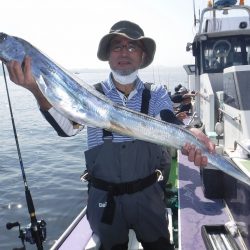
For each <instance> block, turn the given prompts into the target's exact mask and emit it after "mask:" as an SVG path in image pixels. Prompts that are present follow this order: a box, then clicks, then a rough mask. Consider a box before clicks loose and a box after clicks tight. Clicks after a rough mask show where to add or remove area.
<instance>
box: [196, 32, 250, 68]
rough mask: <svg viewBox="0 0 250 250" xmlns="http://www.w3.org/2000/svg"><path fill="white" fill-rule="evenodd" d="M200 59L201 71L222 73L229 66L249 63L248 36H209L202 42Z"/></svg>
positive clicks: (249, 47)
mask: <svg viewBox="0 0 250 250" xmlns="http://www.w3.org/2000/svg"><path fill="white" fill-rule="evenodd" d="M201 59H202V60H201V61H202V73H222V72H223V70H224V69H225V68H227V67H230V66H235V65H245V64H250V38H249V37H248V36H235V37H220V38H212V39H211V38H209V39H207V40H206V41H203V42H202V53H201Z"/></svg>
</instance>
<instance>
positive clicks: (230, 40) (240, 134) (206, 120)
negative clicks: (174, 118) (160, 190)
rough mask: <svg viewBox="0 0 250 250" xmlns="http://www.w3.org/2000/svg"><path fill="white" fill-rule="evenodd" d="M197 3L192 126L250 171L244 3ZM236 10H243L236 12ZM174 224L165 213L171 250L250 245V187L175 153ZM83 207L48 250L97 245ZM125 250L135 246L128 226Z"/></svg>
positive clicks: (248, 17)
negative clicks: (199, 8) (205, 5)
mask: <svg viewBox="0 0 250 250" xmlns="http://www.w3.org/2000/svg"><path fill="white" fill-rule="evenodd" d="M240 2H241V5H232V6H227V7H224V6H217V7H213V6H212V7H208V8H205V9H204V10H203V11H202V13H201V16H200V19H199V22H198V23H199V27H198V31H197V33H196V35H195V37H194V40H193V42H192V43H188V45H187V50H191V51H192V53H193V55H194V58H195V64H194V65H185V69H186V71H187V73H188V75H189V86H188V88H189V89H190V90H195V91H196V92H198V93H199V94H198V95H197V96H196V98H195V116H194V117H193V118H194V119H193V121H192V124H193V125H195V126H200V127H201V128H202V129H203V131H204V132H205V133H206V134H207V135H208V136H209V137H210V138H211V140H214V142H215V143H216V144H217V152H219V153H221V154H225V156H226V157H229V158H230V159H231V160H232V161H234V163H235V164H236V165H237V166H238V167H239V168H240V169H241V170H242V171H244V172H245V173H246V174H247V175H249V176H250V161H249V157H250V150H249V149H250V102H249V98H248V97H249V96H250V84H249V83H248V81H249V79H250V7H249V6H245V5H243V1H240ZM242 13H243V14H242ZM177 161H178V181H177V188H178V200H179V205H178V227H177V228H176V227H174V226H173V224H172V223H171V222H172V217H171V210H168V213H167V214H168V218H169V221H170V223H169V231H170V233H171V235H172V236H173V234H174V232H175V233H176V230H178V233H177V235H178V239H177V243H176V242H175V241H174V239H173V238H172V241H173V244H175V248H176V249H183V250H202V249H250V235H249V234H248V229H249V228H250V188H249V186H247V185H246V184H244V183H242V182H240V181H238V180H236V179H234V178H233V177H230V176H228V175H227V174H225V173H222V172H221V171H219V170H217V169H214V168H213V167H212V166H208V167H207V168H205V169H203V170H201V171H200V170H199V169H198V168H197V167H195V166H194V165H193V164H191V163H190V162H188V161H187V159H186V157H185V156H183V155H182V154H181V153H180V152H178V157H177ZM85 212H86V208H85V209H84V210H83V211H82V212H81V213H80V214H79V216H78V217H77V218H76V219H75V220H74V221H73V222H72V224H71V225H70V226H69V228H68V229H67V230H66V231H65V232H64V234H63V235H62V236H61V237H60V238H59V239H58V240H57V241H56V243H55V244H54V246H53V247H52V248H51V250H56V249H60V250H64V249H72V250H78V249H79V250H80V249H81V250H82V249H98V248H99V246H100V242H99V239H98V237H97V236H96V235H94V234H93V233H92V231H91V228H90V226H89V223H88V220H87V218H86V214H85ZM129 249H142V247H141V245H140V244H139V243H138V242H137V241H136V238H135V236H134V234H133V232H132V231H131V237H130V243H129Z"/></svg>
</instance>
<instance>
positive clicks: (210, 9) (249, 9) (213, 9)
mask: <svg viewBox="0 0 250 250" xmlns="http://www.w3.org/2000/svg"><path fill="white" fill-rule="evenodd" d="M231 10H245V11H246V12H247V14H248V18H249V23H250V7H249V6H247V5H233V6H230V7H208V8H205V9H204V10H203V11H202V13H201V17H200V21H199V23H200V25H199V31H198V35H200V34H202V33H203V32H202V28H203V24H204V20H205V21H206V18H205V15H206V14H207V13H208V12H211V13H213V17H216V15H215V13H216V11H217V12H219V11H223V12H224V13H228V12H229V11H231Z"/></svg>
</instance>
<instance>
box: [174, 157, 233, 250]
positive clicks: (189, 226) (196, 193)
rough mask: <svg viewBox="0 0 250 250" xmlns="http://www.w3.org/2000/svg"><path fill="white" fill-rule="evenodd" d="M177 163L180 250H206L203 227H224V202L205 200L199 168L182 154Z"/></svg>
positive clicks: (226, 218) (220, 200)
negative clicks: (220, 225)
mask: <svg viewBox="0 0 250 250" xmlns="http://www.w3.org/2000/svg"><path fill="white" fill-rule="evenodd" d="M178 161H179V185H178V189H179V226H178V227H179V244H180V246H179V249H182V250H203V249H206V246H205V244H204V241H203V238H202V236H201V227H202V225H219V224H223V225H224V224H225V223H226V222H228V221H229V216H228V213H227V211H226V207H225V204H224V202H223V200H222V199H213V200H211V199H207V198H205V197H204V194H203V190H202V185H201V177H200V170H199V168H198V167H196V166H194V165H193V164H191V163H190V162H189V161H188V160H187V157H186V156H184V155H182V154H178ZM211 185H213V183H211Z"/></svg>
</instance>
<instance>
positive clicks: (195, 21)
mask: <svg viewBox="0 0 250 250" xmlns="http://www.w3.org/2000/svg"><path fill="white" fill-rule="evenodd" d="M193 11H194V26H196V23H197V19H196V13H195V0H193Z"/></svg>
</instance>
